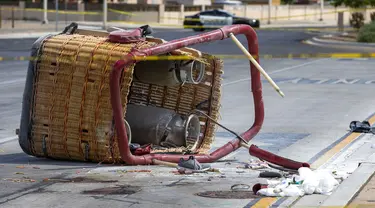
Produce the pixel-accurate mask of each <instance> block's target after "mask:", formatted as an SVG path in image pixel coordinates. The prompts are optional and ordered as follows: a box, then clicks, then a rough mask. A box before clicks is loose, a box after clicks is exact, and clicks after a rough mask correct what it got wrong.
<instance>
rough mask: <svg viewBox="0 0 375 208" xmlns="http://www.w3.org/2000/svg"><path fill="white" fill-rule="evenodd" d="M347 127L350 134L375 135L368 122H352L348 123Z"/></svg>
mask: <svg viewBox="0 0 375 208" xmlns="http://www.w3.org/2000/svg"><path fill="white" fill-rule="evenodd" d="M349 127H350V130H351V131H352V132H357V133H373V134H375V127H371V124H370V123H369V122H368V121H362V122H360V121H352V122H350V125H349Z"/></svg>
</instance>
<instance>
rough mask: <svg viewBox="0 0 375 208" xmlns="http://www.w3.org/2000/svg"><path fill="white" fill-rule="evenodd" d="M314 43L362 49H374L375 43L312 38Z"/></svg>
mask: <svg viewBox="0 0 375 208" xmlns="http://www.w3.org/2000/svg"><path fill="white" fill-rule="evenodd" d="M322 37H332V36H331V35H324V36H322ZM313 40H314V41H317V42H322V43H332V44H341V45H351V46H363V47H375V43H360V42H346V41H340V40H327V39H324V38H323V39H322V38H318V37H314V38H313Z"/></svg>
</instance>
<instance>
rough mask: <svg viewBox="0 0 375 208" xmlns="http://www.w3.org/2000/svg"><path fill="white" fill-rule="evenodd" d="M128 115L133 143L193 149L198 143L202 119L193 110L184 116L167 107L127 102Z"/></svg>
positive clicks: (126, 116) (127, 119)
mask: <svg viewBox="0 0 375 208" xmlns="http://www.w3.org/2000/svg"><path fill="white" fill-rule="evenodd" d="M125 119H126V121H127V122H128V123H129V126H130V129H131V134H132V135H131V138H132V143H138V144H141V145H144V144H154V145H158V146H162V147H187V148H188V149H189V150H192V151H193V150H194V149H195V148H196V147H197V144H198V143H199V139H200V121H199V117H198V116H197V115H194V114H192V115H189V116H182V115H179V114H176V113H175V112H174V111H172V110H168V109H164V108H159V107H153V106H141V105H135V104H128V106H127V110H126V115H125Z"/></svg>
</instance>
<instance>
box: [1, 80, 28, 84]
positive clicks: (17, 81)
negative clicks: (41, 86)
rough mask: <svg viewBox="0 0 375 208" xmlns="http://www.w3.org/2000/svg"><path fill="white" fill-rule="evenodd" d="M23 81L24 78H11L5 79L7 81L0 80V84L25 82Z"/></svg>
mask: <svg viewBox="0 0 375 208" xmlns="http://www.w3.org/2000/svg"><path fill="white" fill-rule="evenodd" d="M25 81H26V78H22V79H13V80H7V81H3V82H0V85H8V84H14V83H19V82H25Z"/></svg>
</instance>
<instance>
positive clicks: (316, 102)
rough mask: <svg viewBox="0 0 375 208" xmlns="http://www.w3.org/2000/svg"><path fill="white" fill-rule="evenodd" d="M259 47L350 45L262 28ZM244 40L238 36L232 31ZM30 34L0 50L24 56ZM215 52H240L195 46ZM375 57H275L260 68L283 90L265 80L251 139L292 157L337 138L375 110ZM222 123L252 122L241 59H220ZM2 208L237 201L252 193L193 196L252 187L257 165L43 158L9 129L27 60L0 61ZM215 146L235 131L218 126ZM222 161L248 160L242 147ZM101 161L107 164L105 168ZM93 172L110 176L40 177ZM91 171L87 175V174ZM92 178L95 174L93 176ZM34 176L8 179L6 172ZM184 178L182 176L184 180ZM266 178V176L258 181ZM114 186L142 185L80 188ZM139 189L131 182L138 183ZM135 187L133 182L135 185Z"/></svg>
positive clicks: (308, 49) (268, 50)
mask: <svg viewBox="0 0 375 208" xmlns="http://www.w3.org/2000/svg"><path fill="white" fill-rule="evenodd" d="M192 34H195V33H194V32H190V31H183V30H181V31H175V32H172V31H170V30H156V32H155V34H154V35H155V36H157V37H161V38H165V39H166V40H171V39H176V38H179V37H185V36H189V35H192ZM258 36H259V47H260V51H261V53H262V54H275V55H280V54H287V53H329V52H349V51H347V50H346V51H344V50H342V49H327V48H319V47H315V46H309V45H305V44H303V43H301V41H302V40H303V39H307V38H310V37H311V36H312V35H311V34H306V33H303V32H293V31H259V32H258ZM239 39H240V40H241V41H242V42H243V43H244V42H245V41H244V39H243V38H242V37H240V38H239ZM34 40H35V39H24V40H16V39H14V40H12V39H11V40H0V48H1V51H0V55H1V56H26V55H28V53H29V52H28V49H29V48H30V46H31V44H32V42H33V41H34ZM196 48H197V49H200V50H202V51H204V52H209V53H213V54H241V52H240V50H239V49H238V48H237V47H236V46H235V45H234V44H233V43H232V42H231V40H225V41H218V42H215V43H212V44H205V45H200V46H197V47H196ZM374 64H375V62H374V60H367V59H360V60H351V59H290V60H289V59H273V60H261V65H262V66H263V67H264V68H265V70H266V71H267V72H268V73H269V74H270V76H271V77H272V78H274V80H275V81H276V83H277V84H278V85H279V86H280V88H281V89H282V90H283V92H284V93H285V94H286V97H285V98H281V97H280V96H279V95H278V94H277V93H276V92H275V91H274V90H273V89H272V87H271V86H270V85H269V84H268V83H267V82H264V84H263V97H264V103H265V113H266V114H265V115H266V116H265V120H264V125H263V128H262V130H261V132H260V134H258V136H257V137H256V138H255V139H254V143H255V144H257V145H258V146H260V147H261V148H264V149H266V150H269V151H272V152H274V153H278V154H281V155H283V156H286V157H290V158H291V159H295V160H299V161H309V160H310V159H311V158H312V157H314V156H315V155H316V154H317V153H318V152H319V151H321V150H322V149H324V148H325V147H327V146H328V145H330V144H331V143H333V142H334V141H335V140H337V139H338V138H339V137H341V136H342V135H344V134H345V133H346V131H347V129H348V125H349V123H350V121H352V120H363V119H365V118H366V117H367V116H369V115H370V114H372V113H373V112H374V111H375V110H374V108H373V107H372V106H373V105H372V103H374V102H375V98H374V97H373V96H371V95H372V93H371V92H372V91H373V87H374V85H375V73H373V70H374V67H373V66H374ZM224 65H225V74H224V77H223V78H224V81H223V82H224V85H223V97H222V106H223V107H222V111H221V115H222V120H221V123H222V124H224V125H226V126H227V127H229V128H231V129H233V130H235V131H237V132H243V131H245V130H247V129H248V128H249V127H250V126H251V124H252V122H253V109H252V107H253V105H252V97H251V96H250V95H251V94H250V91H249V88H250V81H249V80H248V79H247V78H248V77H249V69H248V68H249V67H248V61H246V60H234V59H232V60H224ZM0 69H1V70H0V116H1V119H2V120H1V122H0V176H1V178H2V180H1V181H0V187H1V188H0V207H69V206H71V207H108V206H111V207H130V206H131V207H151V206H152V207H192V206H193V207H243V206H245V205H246V204H248V203H249V201H250V200H248V199H246V200H238V199H237V200H236V199H227V200H219V199H209V198H202V197H198V196H194V195H193V194H194V193H196V192H198V191H204V190H228V189H229V188H230V187H231V186H232V185H233V184H236V183H246V184H249V185H252V184H254V183H256V182H260V181H262V180H261V179H259V178H257V174H259V172H256V171H246V172H244V173H243V172H241V173H239V172H238V171H237V169H236V166H237V165H238V164H237V163H236V162H233V163H232V164H225V165H224V164H218V165H217V166H218V167H219V168H221V171H222V172H223V175H221V176H212V177H213V178H211V179H210V178H209V177H211V176H208V175H200V176H197V177H191V176H176V175H174V174H172V173H171V169H168V168H160V169H157V168H155V167H128V168H129V169H132V168H137V169H150V170H152V174H151V175H150V174H148V173H138V174H131V173H127V174H118V173H113V172H109V171H108V169H103V166H101V167H97V166H96V164H90V163H73V162H63V161H53V160H46V159H42V158H34V157H30V156H27V155H25V154H24V153H23V152H22V150H21V149H20V148H19V146H18V142H17V141H16V140H11V141H6V139H9V138H10V137H13V136H15V134H14V130H15V129H16V128H18V126H19V120H20V112H21V98H22V93H23V87H24V79H25V73H26V69H27V62H11V61H4V62H0ZM217 135H218V136H217V138H216V142H215V144H214V146H213V149H215V148H217V147H220V146H221V145H222V144H224V143H226V142H227V141H228V140H230V139H231V138H232V136H231V135H228V133H226V132H225V131H223V130H222V129H219V130H218V134H217ZM228 159H237V162H238V161H247V160H248V159H249V156H248V153H247V152H246V150H244V149H242V150H239V151H237V152H235V153H234V154H231V157H228ZM107 167H108V166H107ZM94 168H96V169H95V171H96V172H94V174H96V175H97V176H98V175H99V176H100V178H101V179H103V178H107V179H108V178H111V179H116V180H118V182H117V183H109V184H108V183H79V182H78V183H61V182H60V183H56V182H53V181H52V182H51V181H49V182H45V181H44V182H43V179H45V178H52V177H56V178H62V177H67V176H69V177H76V176H87V171H89V170H92V169H94ZM91 174H93V173H92V172H91ZM99 176H98V177H99ZM25 177H27V178H30V179H33V180H35V182H25V181H24V182H14V181H12V180H11V179H15V178H18V179H25ZM181 181H182V182H181ZM263 182H264V181H263ZM114 185H132V186H139V187H140V188H141V190H136V191H134V193H133V192H132V193H130V192H128V193H127V194H125V193H124V194H122V195H100V196H97V195H90V194H88V195H84V194H82V191H84V190H89V189H93V188H100V187H108V186H114ZM139 187H138V188H139ZM132 188H133V189H136V187H132Z"/></svg>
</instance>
